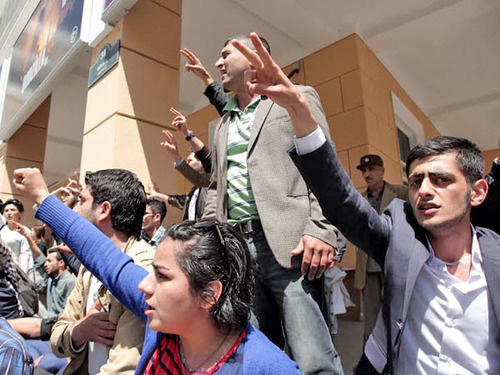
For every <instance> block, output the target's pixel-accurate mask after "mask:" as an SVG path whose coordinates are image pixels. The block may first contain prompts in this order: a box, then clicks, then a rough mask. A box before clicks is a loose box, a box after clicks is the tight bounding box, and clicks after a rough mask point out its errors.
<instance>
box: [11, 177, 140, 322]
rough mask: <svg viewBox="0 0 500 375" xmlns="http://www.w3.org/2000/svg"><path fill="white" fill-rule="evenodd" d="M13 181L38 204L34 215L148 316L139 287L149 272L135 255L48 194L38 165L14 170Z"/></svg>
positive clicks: (107, 284) (120, 296) (132, 306)
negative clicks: (124, 250)
mask: <svg viewBox="0 0 500 375" xmlns="http://www.w3.org/2000/svg"><path fill="white" fill-rule="evenodd" d="M14 184H15V185H16V188H17V189H18V190H19V192H20V193H22V194H23V195H24V196H26V197H27V198H28V199H31V200H32V201H34V202H35V203H37V204H39V206H40V207H39V208H38V211H37V212H36V215H35V217H36V218H37V219H39V220H42V221H43V222H45V223H46V224H47V225H48V226H49V227H51V228H52V230H53V231H54V233H56V235H57V236H58V237H59V238H61V239H62V240H63V241H64V242H65V243H66V244H67V245H68V246H69V247H70V248H71V250H72V251H73V253H74V254H75V255H76V256H77V257H78V259H80V261H81V262H82V264H83V265H84V266H85V267H86V268H87V269H88V270H89V271H90V272H92V274H94V275H95V276H96V277H97V278H98V279H99V280H101V282H102V283H103V284H104V285H105V287H106V288H108V289H109V290H110V291H111V293H112V294H113V295H114V296H115V297H116V298H118V300H120V302H121V303H122V304H123V305H125V306H126V307H127V308H128V309H129V310H131V311H132V312H134V314H136V315H137V316H139V317H140V318H141V319H143V320H146V316H145V315H144V308H145V306H144V293H142V292H140V291H139V289H138V285H139V283H140V282H141V281H142V279H144V278H145V277H146V276H147V273H148V272H147V271H146V270H145V269H144V268H142V267H140V266H137V265H135V264H134V261H133V260H132V258H130V257H129V256H127V255H125V254H123V253H122V252H121V251H120V250H119V249H118V248H117V247H116V246H115V245H114V244H113V242H112V241H111V240H110V239H109V238H108V237H106V236H105V235H104V234H103V233H102V232H101V231H100V230H99V229H97V228H96V227H95V226H94V225H92V224H91V223H90V222H89V221H87V220H86V219H84V218H83V217H81V216H80V215H78V214H77V213H75V212H73V211H71V210H70V209H69V208H68V207H67V206H65V205H64V204H63V203H62V202H61V201H60V200H59V199H57V198H56V197H55V196H49V193H48V190H47V186H46V184H45V181H44V180H43V177H42V175H41V173H40V171H39V170H38V169H37V168H23V169H17V170H15V171H14ZM102 259H106V262H103V261H102Z"/></svg>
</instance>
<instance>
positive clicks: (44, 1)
mask: <svg viewBox="0 0 500 375" xmlns="http://www.w3.org/2000/svg"><path fill="white" fill-rule="evenodd" d="M83 3H84V0H41V1H40V3H39V4H38V6H37V7H36V9H35V11H34V12H33V14H32V16H31V18H30V20H29V21H28V23H27V24H26V26H25V28H24V30H23V32H22V33H21V35H20V36H19V38H18V39H17V41H16V43H15V44H14V47H13V51H12V57H11V64H10V72H9V78H8V82H7V91H6V98H5V108H4V113H3V118H2V127H3V126H5V125H6V124H8V123H9V122H11V120H12V119H13V118H14V117H15V116H16V114H17V113H18V112H19V111H20V110H21V109H22V108H23V106H24V105H25V104H26V103H27V102H28V101H29V100H30V99H31V98H32V97H33V95H34V94H35V93H36V91H37V90H38V89H39V88H40V86H42V85H43V83H44V81H45V80H46V79H47V77H49V76H50V75H51V74H52V73H53V71H54V69H55V67H56V66H58V65H60V62H61V60H63V59H64V57H65V56H66V55H67V54H68V53H69V51H70V50H72V48H73V47H74V46H75V45H76V44H77V42H79V40H80V30H81V23H82V13H83Z"/></svg>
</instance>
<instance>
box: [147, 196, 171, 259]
mask: <svg viewBox="0 0 500 375" xmlns="http://www.w3.org/2000/svg"><path fill="white" fill-rule="evenodd" d="M165 216H167V206H166V205H165V202H163V201H162V200H160V199H156V198H153V197H150V198H148V199H147V201H146V212H144V216H143V217H142V234H141V238H142V239H143V240H144V241H146V242H147V243H148V244H150V245H151V246H152V247H153V249H157V248H158V246H159V245H160V243H161V241H163V239H164V238H165V234H166V231H167V230H166V228H165V227H164V226H163V225H162V223H163V219H165Z"/></svg>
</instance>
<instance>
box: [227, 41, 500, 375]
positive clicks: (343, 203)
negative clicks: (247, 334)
mask: <svg viewBox="0 0 500 375" xmlns="http://www.w3.org/2000/svg"><path fill="white" fill-rule="evenodd" d="M251 36H252V42H253V44H254V45H255V48H256V52H252V51H251V50H250V49H249V48H248V47H245V46H244V45H242V44H236V46H237V47H238V49H239V50H240V51H241V52H242V53H244V54H245V56H246V57H247V58H248V59H249V61H251V62H252V65H253V66H254V67H255V69H254V71H253V72H251V73H247V74H249V75H251V76H253V77H254V79H253V80H252V81H250V82H248V84H247V90H249V91H250V92H257V93H260V94H262V95H267V96H269V97H270V98H272V99H273V100H274V101H275V102H277V103H279V104H280V105H281V106H282V107H284V108H286V109H287V111H288V112H290V113H292V114H293V116H294V117H293V121H292V126H293V130H294V133H295V135H296V137H297V139H296V140H295V144H296V148H295V150H292V151H291V152H290V155H291V156H292V159H293V160H294V162H295V164H296V166H297V167H298V169H299V170H300V172H301V174H302V176H303V177H304V180H305V181H306V182H307V185H308V186H309V187H310V188H311V190H312V191H313V192H314V194H315V196H316V197H317V199H318V201H319V202H320V204H321V207H322V209H323V212H324V214H325V216H326V217H327V218H328V219H329V220H330V221H331V222H332V223H333V224H335V225H337V227H338V228H339V230H340V231H341V232H342V233H343V234H344V235H345V236H346V237H347V238H348V239H349V240H351V241H352V242H353V243H355V244H356V245H358V246H359V247H360V248H362V249H363V250H365V251H366V252H367V253H368V254H369V255H370V256H372V257H373V258H375V259H376V260H377V261H378V262H379V264H381V265H382V267H383V268H384V270H385V276H386V278H385V289H384V301H383V305H382V309H381V313H380V314H379V317H378V319H377V323H376V325H375V329H374V330H373V333H372V335H371V336H370V339H369V340H368V342H367V344H366V346H365V356H364V357H363V358H362V361H361V362H360V365H359V366H358V369H357V373H359V374H370V373H382V372H385V373H396V374H429V373H443V374H465V373H472V374H486V373H491V374H498V373H500V292H499V290H498V285H499V282H500V252H499V251H498V249H499V247H500V236H499V235H498V234H496V233H495V232H493V231H491V230H489V229H485V228H481V227H474V226H473V225H471V222H470V215H471V209H472V207H477V206H479V205H480V204H481V203H482V202H483V201H484V199H485V198H486V195H487V192H488V184H487V182H486V181H485V180H484V179H483V170H484V160H483V157H482V154H481V152H480V151H479V149H478V148H477V147H476V146H475V145H474V144H472V143H471V142H469V141H468V140H465V139H461V138H454V137H436V138H433V139H430V140H428V141H426V142H424V143H423V144H421V145H418V146H416V147H415V148H414V149H413V150H412V151H411V152H410V155H409V156H408V160H407V164H406V168H407V174H408V181H409V193H408V197H409V203H408V202H404V201H402V200H399V199H395V200H394V201H393V202H392V203H391V204H390V205H389V207H388V208H387V210H386V211H384V213H383V214H382V215H379V214H378V213H377V212H376V211H375V210H374V209H373V208H372V207H371V206H370V204H369V203H368V202H367V201H366V200H365V199H364V198H363V197H362V195H361V194H360V193H359V192H358V191H357V190H356V189H355V188H354V186H353V185H352V182H351V181H350V178H349V176H348V174H347V173H346V171H345V170H344V168H343V167H342V165H341V164H340V162H339V160H338V158H337V156H336V154H335V149H334V147H332V145H331V143H330V142H329V141H328V140H327V139H326V138H325V137H324V135H323V133H322V132H321V130H320V129H319V127H318V125H317V121H316V118H315V117H314V114H313V112H312V110H311V107H310V105H309V103H308V101H307V99H306V98H305V97H304V96H302V95H301V94H300V92H298V91H297V90H296V88H295V87H294V86H293V85H292V84H291V83H290V81H289V80H288V79H287V78H286V77H285V76H284V75H282V74H279V72H278V71H277V70H276V67H277V66H276V64H275V63H274V61H273V60H272V59H271V57H270V56H269V54H268V53H267V52H266V51H265V49H263V48H262V44H261V42H260V40H259V39H258V37H257V35H255V34H251Z"/></svg>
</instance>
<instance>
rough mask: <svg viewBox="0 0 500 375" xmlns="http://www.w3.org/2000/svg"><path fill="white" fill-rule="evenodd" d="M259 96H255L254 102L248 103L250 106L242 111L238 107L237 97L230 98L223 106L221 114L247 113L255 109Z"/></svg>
mask: <svg viewBox="0 0 500 375" xmlns="http://www.w3.org/2000/svg"><path fill="white" fill-rule="evenodd" d="M260 100H261V96H260V95H259V96H257V97H256V98H255V99H254V100H252V101H251V102H250V104H248V105H247V107H246V108H245V109H244V110H243V111H242V110H241V109H240V108H239V107H238V95H234V96H233V97H232V98H230V99H229V101H228V102H227V103H226V105H225V106H224V109H223V110H222V112H223V113H224V114H226V113H227V112H248V111H249V110H253V109H255V107H257V105H258V104H259V103H260Z"/></svg>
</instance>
